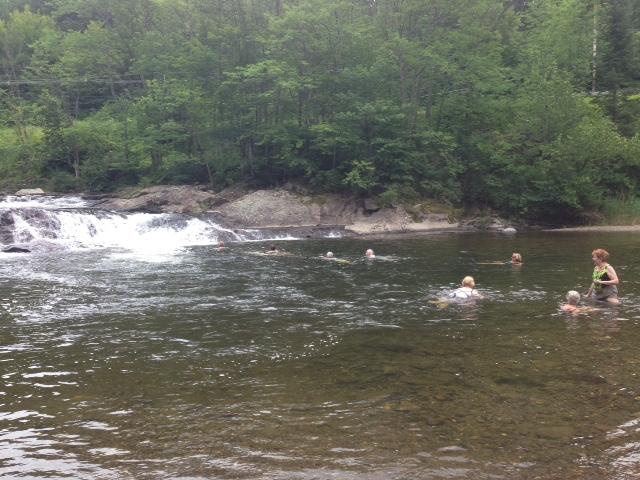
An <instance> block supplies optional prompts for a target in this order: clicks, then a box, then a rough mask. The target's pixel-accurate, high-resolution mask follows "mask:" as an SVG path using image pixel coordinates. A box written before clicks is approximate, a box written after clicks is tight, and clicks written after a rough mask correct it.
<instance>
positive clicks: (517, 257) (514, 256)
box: [511, 252, 522, 263]
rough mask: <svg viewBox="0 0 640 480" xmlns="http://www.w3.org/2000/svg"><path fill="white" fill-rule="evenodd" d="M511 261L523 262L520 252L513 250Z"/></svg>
mask: <svg viewBox="0 0 640 480" xmlns="http://www.w3.org/2000/svg"><path fill="white" fill-rule="evenodd" d="M511 261H512V262H516V263H522V255H520V254H519V253H516V252H513V253H512V254H511Z"/></svg>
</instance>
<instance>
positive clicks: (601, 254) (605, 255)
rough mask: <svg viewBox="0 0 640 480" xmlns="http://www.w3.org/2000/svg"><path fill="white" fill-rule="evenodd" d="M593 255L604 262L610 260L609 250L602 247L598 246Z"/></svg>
mask: <svg viewBox="0 0 640 480" xmlns="http://www.w3.org/2000/svg"><path fill="white" fill-rule="evenodd" d="M591 255H592V256H594V257H596V258H599V259H600V260H602V261H603V262H606V261H607V260H609V252H607V251H606V250H604V249H602V248H596V249H595V250H594V251H593V252H591Z"/></svg>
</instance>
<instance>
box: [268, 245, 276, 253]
mask: <svg viewBox="0 0 640 480" xmlns="http://www.w3.org/2000/svg"><path fill="white" fill-rule="evenodd" d="M269 250H271V251H272V252H277V251H278V247H276V246H275V245H271V246H270V247H269Z"/></svg>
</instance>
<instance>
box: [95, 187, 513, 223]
mask: <svg viewBox="0 0 640 480" xmlns="http://www.w3.org/2000/svg"><path fill="white" fill-rule="evenodd" d="M96 206H99V207H101V208H108V209H113V210H120V211H128V212H149V213H184V214H193V215H203V214H204V215H213V216H215V217H216V218H218V219H220V221H223V222H224V223H225V224H227V225H230V226H232V227H234V228H280V229H281V228H291V227H295V228H299V227H303V228H318V227H327V226H333V227H336V226H337V227H342V228H343V229H344V230H345V231H346V232H348V233H353V234H379V233H403V232H405V233H406V232H427V231H429V232H433V231H455V230H467V229H475V228H474V225H472V224H470V223H461V222H460V221H458V220H456V219H455V218H453V215H451V214H450V213H442V212H433V211H429V210H430V209H429V208H425V206H424V205H421V204H418V205H413V206H411V207H410V208H409V209H410V211H408V210H407V207H405V206H402V205H399V206H395V207H386V208H383V207H381V206H380V205H377V204H376V203H375V202H374V201H372V200H365V201H363V200H362V199H354V198H348V197H345V196H340V195H331V194H330V195H308V194H302V193H297V192H295V191H292V190H291V189H274V190H257V191H248V190H245V189H241V188H230V189H225V190H222V191H220V192H212V191H210V190H207V189H205V188H200V187H194V186H157V187H150V188H144V189H137V190H129V191H125V192H121V193H120V194H119V195H118V196H117V197H110V198H104V199H102V200H100V201H99V202H98V204H97V205H96ZM492 222H493V223H492ZM483 226H484V227H485V228H487V227H488V228H491V229H495V230H500V229H503V228H504V227H505V225H504V224H503V223H501V222H499V221H490V222H489V224H488V225H483Z"/></svg>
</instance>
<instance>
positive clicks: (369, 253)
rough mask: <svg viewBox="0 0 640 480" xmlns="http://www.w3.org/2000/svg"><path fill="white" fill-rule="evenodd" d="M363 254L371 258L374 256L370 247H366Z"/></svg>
mask: <svg viewBox="0 0 640 480" xmlns="http://www.w3.org/2000/svg"><path fill="white" fill-rule="evenodd" d="M364 254H365V256H367V257H369V258H373V257H375V256H376V254H375V253H373V250H371V249H370V248H368V249H367V251H366V252H364Z"/></svg>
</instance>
